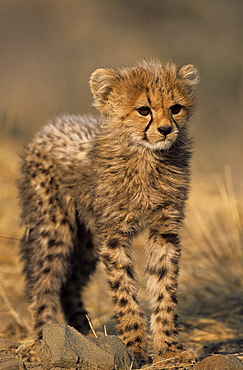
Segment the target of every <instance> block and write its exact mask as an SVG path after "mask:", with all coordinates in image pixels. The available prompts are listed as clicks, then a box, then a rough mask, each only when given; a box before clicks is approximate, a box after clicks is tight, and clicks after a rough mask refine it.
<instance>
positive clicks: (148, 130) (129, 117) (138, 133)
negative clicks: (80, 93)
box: [90, 61, 199, 150]
mask: <svg viewBox="0 0 243 370" xmlns="http://www.w3.org/2000/svg"><path fill="white" fill-rule="evenodd" d="M198 81H199V77H198V72H197V70H196V68H195V67H194V66H193V65H190V64H189V65H185V66H183V67H181V68H177V67H176V65H175V64H174V63H167V64H162V63H161V62H159V61H152V62H145V61H144V62H142V63H138V64H137V65H135V66H134V67H131V68H120V69H117V70H113V69H103V68H100V69H97V70H96V71H95V72H94V73H93V74H92V75H91V78H90V88H91V91H92V93H93V96H94V106H95V107H96V108H97V109H98V110H99V111H100V113H101V115H102V116H103V117H104V120H105V122H106V125H109V126H110V130H112V132H113V133H114V135H116V134H117V135H120V136H122V135H125V136H126V137H128V136H129V137H130V140H132V141H133V142H135V143H137V144H138V145H143V146H145V147H147V148H150V149H151V150H168V149H169V148H170V147H171V146H172V144H173V143H175V142H176V141H177V140H178V137H181V136H183V134H182V133H183V132H184V131H185V128H186V126H187V122H188V119H189V117H190V115H191V112H192V110H193V107H194V104H195V85H196V84H197V83H198Z"/></svg>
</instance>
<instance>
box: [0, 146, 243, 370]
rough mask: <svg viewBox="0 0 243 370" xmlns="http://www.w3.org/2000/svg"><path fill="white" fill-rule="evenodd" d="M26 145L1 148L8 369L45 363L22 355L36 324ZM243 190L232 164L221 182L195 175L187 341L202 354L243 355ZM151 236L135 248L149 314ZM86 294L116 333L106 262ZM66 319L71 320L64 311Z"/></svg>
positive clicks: (186, 249)
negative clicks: (24, 178) (23, 197)
mask: <svg viewBox="0 0 243 370" xmlns="http://www.w3.org/2000/svg"><path fill="white" fill-rule="evenodd" d="M19 152H20V147H19V145H18V144H16V143H8V142H6V143H5V145H4V146H3V147H1V148H0V173H1V179H0V181H1V182H0V194H1V196H0V369H5V370H7V369H41V364H40V362H39V360H38V358H37V357H36V355H35V353H34V352H33V351H29V352H28V353H26V357H22V359H21V360H22V362H17V359H18V356H17V355H16V349H17V348H18V346H19V345H20V343H21V342H22V341H24V340H25V339H26V338H28V336H29V332H30V328H31V317H30V313H29V310H28V304H27V301H26V298H25V294H24V277H23V275H22V273H21V270H22V265H21V262H20V261H19V256H18V243H19V238H20V236H21V233H22V232H23V230H22V229H21V227H20V226H19V209H18V202H17V191H16V186H15V180H16V178H17V172H18V153H19ZM236 187H237V186H236ZM237 189H238V190H237V191H238V193H237V194H236V191H235V190H234V186H233V183H232V178H231V176H230V171H228V172H227V171H226V173H225V176H224V178H223V179H222V178H221V179H219V181H218V180H217V181H216V180H212V178H207V179H204V180H202V179H199V178H195V179H194V182H193V187H192V193H191V198H190V201H189V204H188V215H187V221H186V224H185V231H184V233H183V243H182V244H183V250H182V263H181V276H180V285H179V294H178V296H179V310H180V333H181V337H182V340H183V343H184V345H185V347H189V348H194V349H195V350H196V351H197V354H198V356H199V358H200V359H202V358H204V357H206V356H209V355H210V354H213V353H220V354H234V355H236V356H237V357H238V358H239V359H240V360H241V361H242V362H243V298H242V287H243V251H242V241H243V233H242V220H243V217H242V204H243V202H242V199H243V198H242V194H241V191H240V190H239V189H240V188H239V187H237ZM143 242H144V238H141V240H138V241H137V242H136V243H135V246H134V247H135V249H136V253H137V256H138V257H137V270H138V276H139V281H140V283H141V289H140V300H141V302H142V305H143V306H144V308H145V312H146V313H147V314H149V309H148V305H147V302H146V291H145V289H144V282H143V279H142V277H143V266H144V260H143V254H142V248H141V244H143ZM85 301H86V307H87V309H88V311H89V312H90V319H91V321H92V325H93V327H94V328H95V331H96V332H97V334H98V335H104V326H105V328H106V331H107V332H108V334H115V333H116V331H115V323H114V321H113V319H112V308H111V305H110V300H109V292H108V291H107V287H106V283H105V279H104V277H103V274H102V268H100V270H99V271H98V272H97V273H96V274H95V276H94V278H93V280H92V282H91V284H90V285H89V287H88V288H87V290H86V291H85ZM58 319H59V322H63V319H62V316H61V314H60V315H59V318H58ZM151 354H152V352H151ZM151 368H152V367H150V368H149V369H151ZM164 368H170V369H173V368H177V369H178V367H173V365H168V366H167V367H165V365H164V364H163V365H161V368H160V369H164ZM179 368H181V369H182V368H185V369H188V368H192V365H190V364H187V365H185V367H179Z"/></svg>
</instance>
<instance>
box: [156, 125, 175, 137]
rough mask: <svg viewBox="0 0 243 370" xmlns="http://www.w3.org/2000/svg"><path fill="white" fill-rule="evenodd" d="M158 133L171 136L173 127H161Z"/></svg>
mask: <svg viewBox="0 0 243 370" xmlns="http://www.w3.org/2000/svg"><path fill="white" fill-rule="evenodd" d="M158 131H159V132H160V133H161V134H162V135H164V136H166V135H169V134H170V133H171V131H172V127H171V126H161V127H158Z"/></svg>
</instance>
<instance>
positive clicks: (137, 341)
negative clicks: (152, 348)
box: [134, 336, 142, 343]
mask: <svg viewBox="0 0 243 370" xmlns="http://www.w3.org/2000/svg"><path fill="white" fill-rule="evenodd" d="M134 342H135V343H142V338H141V337H139V336H137V337H136V338H135V340H134Z"/></svg>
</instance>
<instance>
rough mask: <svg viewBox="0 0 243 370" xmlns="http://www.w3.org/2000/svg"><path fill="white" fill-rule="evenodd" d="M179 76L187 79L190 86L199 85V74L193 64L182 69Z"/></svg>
mask: <svg viewBox="0 0 243 370" xmlns="http://www.w3.org/2000/svg"><path fill="white" fill-rule="evenodd" d="M178 75H179V76H180V77H182V78H183V79H185V80H186V82H187V84H188V85H189V86H193V85H197V84H198V83H199V80H200V78H199V73H198V71H197V69H196V67H194V65H192V64H187V65H185V66H183V67H181V68H180V69H179V71H178Z"/></svg>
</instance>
